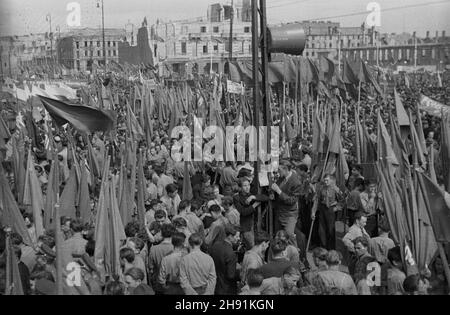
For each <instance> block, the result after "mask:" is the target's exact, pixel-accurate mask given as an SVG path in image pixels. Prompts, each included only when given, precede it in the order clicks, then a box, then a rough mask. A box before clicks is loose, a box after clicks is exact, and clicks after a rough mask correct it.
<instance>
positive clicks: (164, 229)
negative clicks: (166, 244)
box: [161, 223, 175, 238]
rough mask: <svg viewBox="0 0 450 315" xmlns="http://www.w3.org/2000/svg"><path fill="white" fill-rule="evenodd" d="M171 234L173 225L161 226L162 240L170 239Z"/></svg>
mask: <svg viewBox="0 0 450 315" xmlns="http://www.w3.org/2000/svg"><path fill="white" fill-rule="evenodd" d="M173 233H175V228H174V226H173V224H169V223H165V224H163V225H162V226H161V236H162V237H163V238H169V237H172V235H173Z"/></svg>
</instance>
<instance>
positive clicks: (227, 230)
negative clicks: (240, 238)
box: [225, 224, 239, 237]
mask: <svg viewBox="0 0 450 315" xmlns="http://www.w3.org/2000/svg"><path fill="white" fill-rule="evenodd" d="M238 232H239V230H238V229H237V228H236V227H234V226H233V225H232V224H226V225H225V236H226V237H228V236H230V235H231V236H235V235H236V234H237V233H238Z"/></svg>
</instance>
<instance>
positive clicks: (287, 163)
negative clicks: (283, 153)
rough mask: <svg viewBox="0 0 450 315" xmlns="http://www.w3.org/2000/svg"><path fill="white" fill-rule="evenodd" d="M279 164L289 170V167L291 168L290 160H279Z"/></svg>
mask: <svg viewBox="0 0 450 315" xmlns="http://www.w3.org/2000/svg"><path fill="white" fill-rule="evenodd" d="M279 166H280V167H284V168H287V169H288V170H291V169H292V163H291V162H290V161H288V160H282V161H280V164H279Z"/></svg>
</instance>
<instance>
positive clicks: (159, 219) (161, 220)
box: [155, 210, 167, 225]
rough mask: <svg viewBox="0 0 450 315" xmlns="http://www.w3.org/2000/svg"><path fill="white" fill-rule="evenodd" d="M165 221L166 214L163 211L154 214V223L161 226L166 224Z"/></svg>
mask: <svg viewBox="0 0 450 315" xmlns="http://www.w3.org/2000/svg"><path fill="white" fill-rule="evenodd" d="M166 220H167V214H166V212H165V211H164V210H158V211H156V212H155V221H156V222H157V223H158V224H160V225H162V224H164V223H165V222H166Z"/></svg>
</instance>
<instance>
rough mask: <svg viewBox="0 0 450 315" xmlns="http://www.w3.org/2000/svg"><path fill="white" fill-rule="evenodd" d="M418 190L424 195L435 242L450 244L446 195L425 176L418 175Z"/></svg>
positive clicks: (449, 209)
mask: <svg viewBox="0 0 450 315" xmlns="http://www.w3.org/2000/svg"><path fill="white" fill-rule="evenodd" d="M418 177H419V183H420V188H421V190H422V192H423V194H424V197H425V198H424V199H425V200H424V201H425V205H426V209H427V211H428V214H429V216H430V219H431V223H432V225H433V230H434V234H435V236H436V240H437V241H438V242H442V243H449V242H450V208H449V206H448V204H447V203H446V200H445V198H446V193H445V191H443V190H442V189H441V188H439V186H438V185H437V184H436V183H433V181H432V180H431V179H430V178H429V177H428V176H426V175H424V174H420V173H418Z"/></svg>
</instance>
